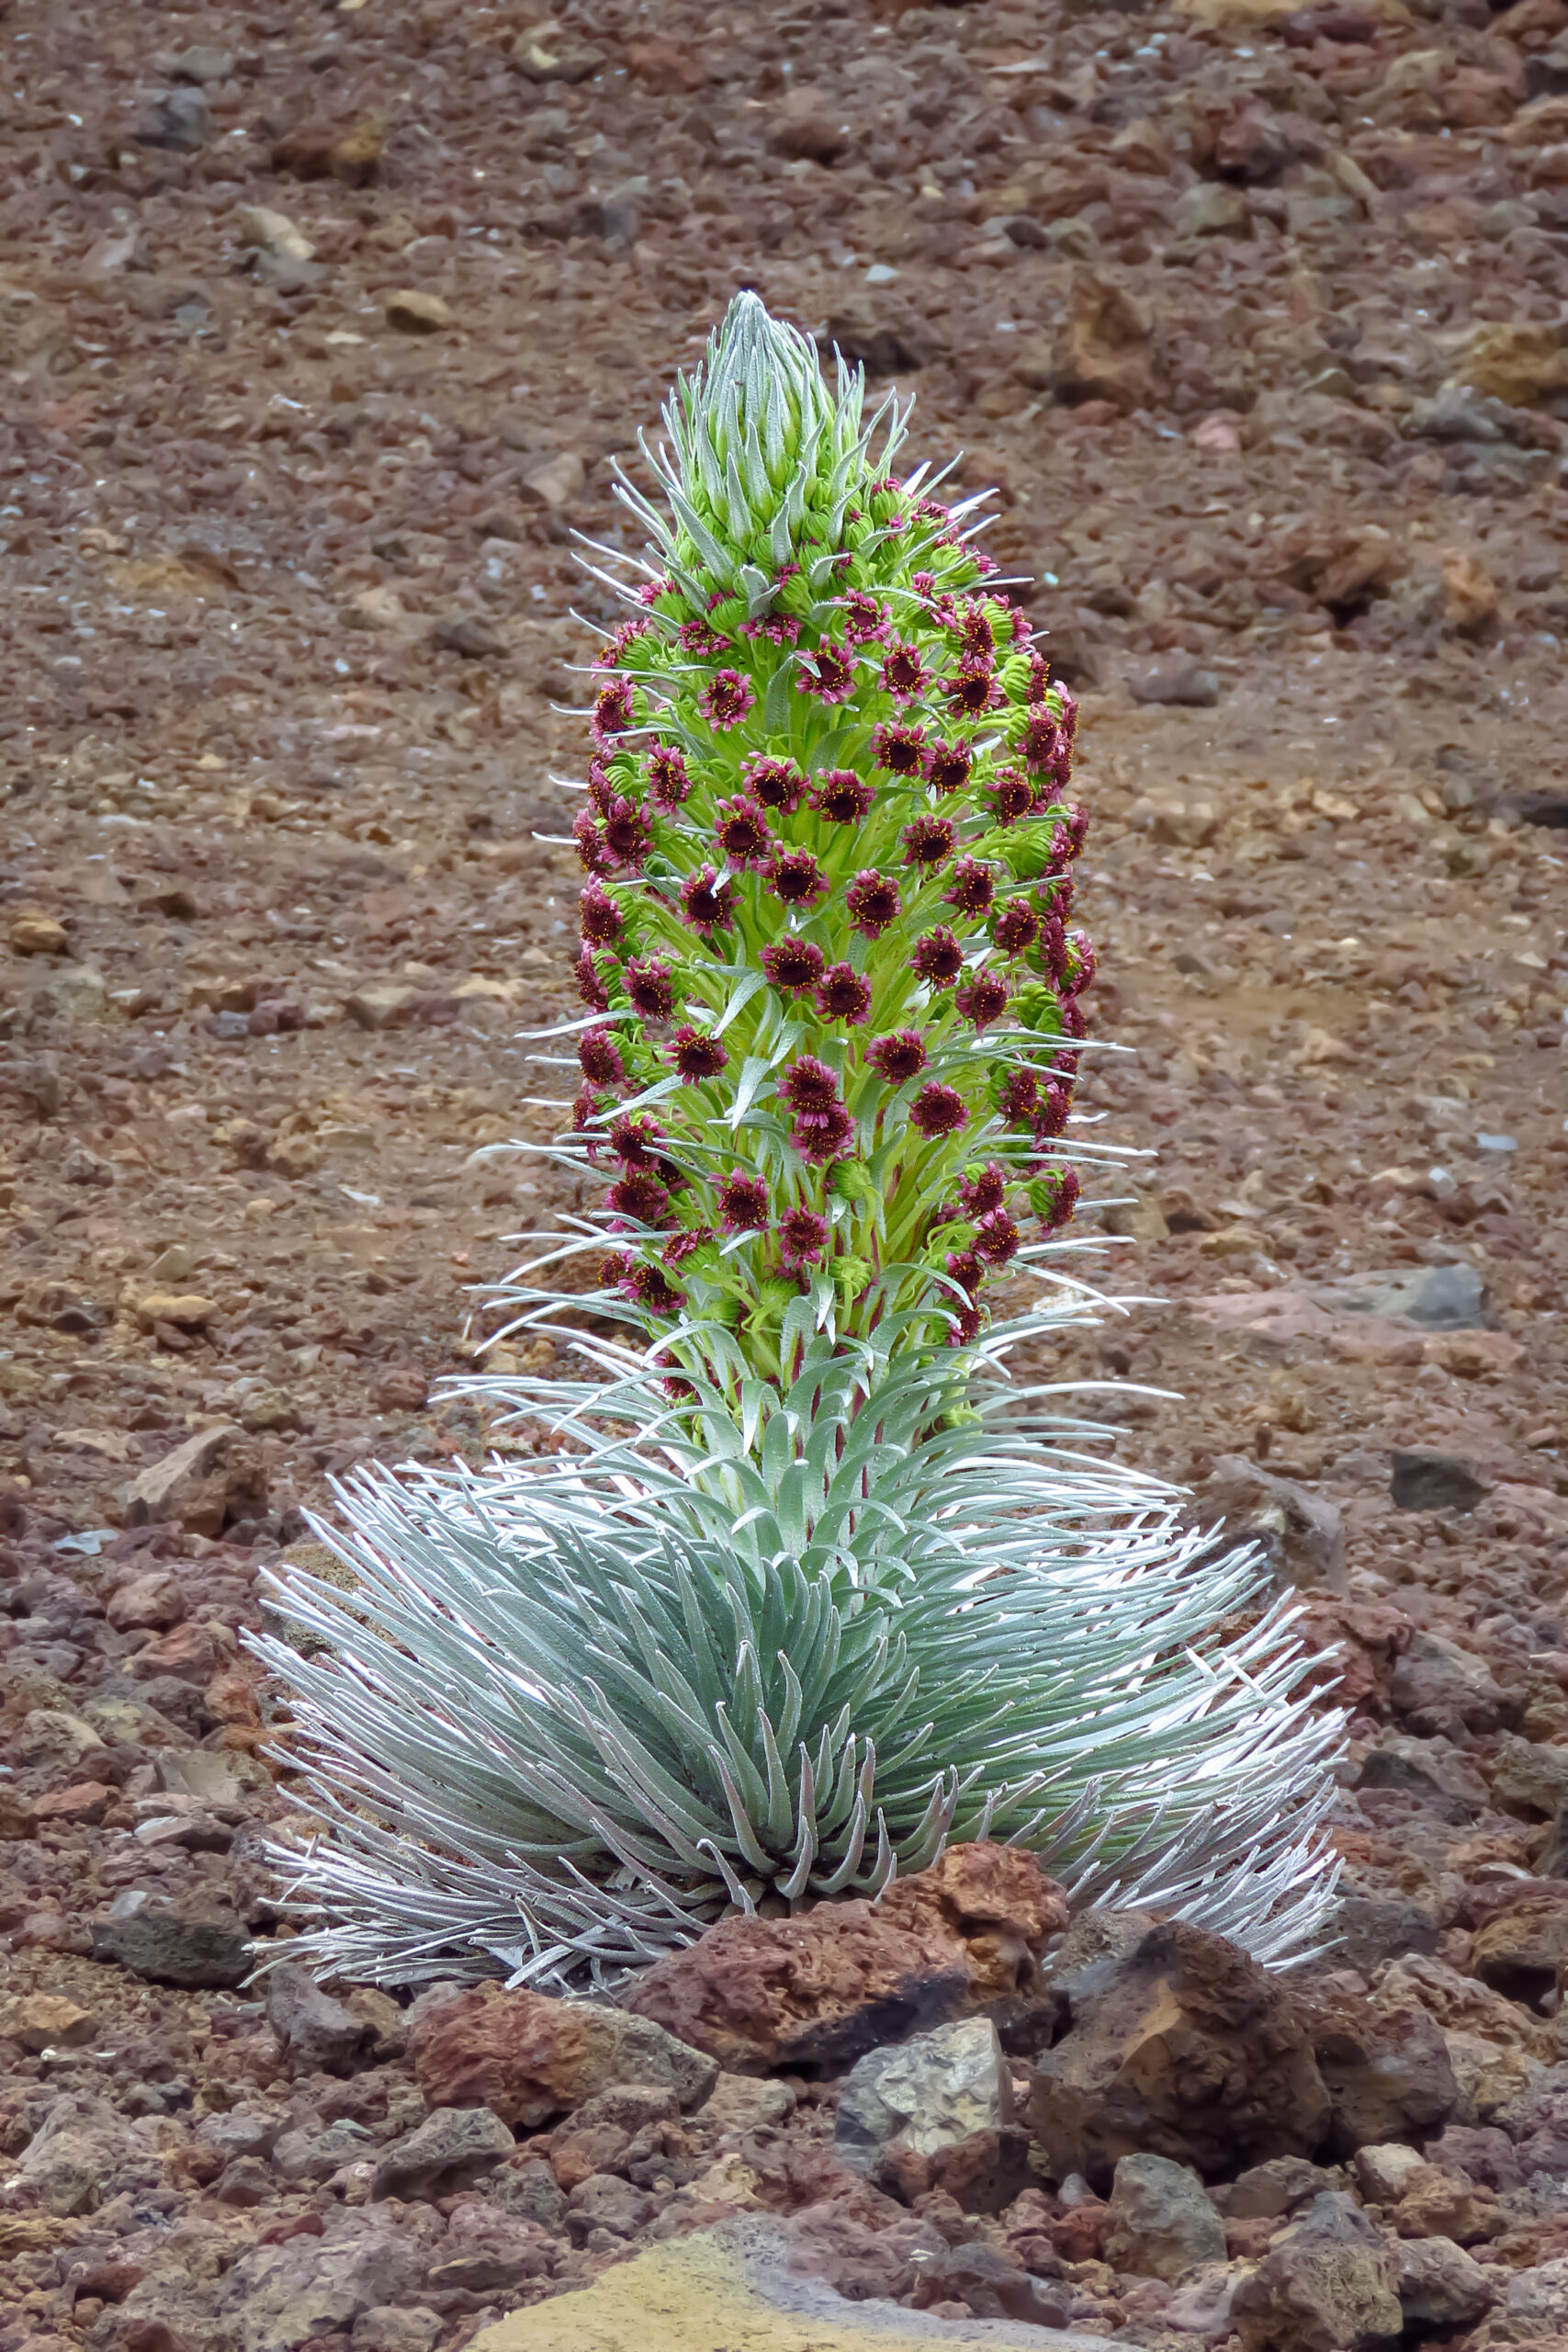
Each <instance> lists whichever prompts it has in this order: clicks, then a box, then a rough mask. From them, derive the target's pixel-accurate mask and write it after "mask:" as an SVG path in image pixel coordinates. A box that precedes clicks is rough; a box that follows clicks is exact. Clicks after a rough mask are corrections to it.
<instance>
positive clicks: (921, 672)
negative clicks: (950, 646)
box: [882, 639, 931, 702]
mask: <svg viewBox="0 0 1568 2352" xmlns="http://www.w3.org/2000/svg"><path fill="white" fill-rule="evenodd" d="M929 684H931V676H930V673H929V672H928V671H927V669H926V665H925V663H924V662H922V661H921V659H920V656H919V649H918V648H917V647H915V646H913V645H901V644H900V643H899V642H898V641H897V639H895V640H894V642H893V643H892V644H891V645H890V646H889V647H888V649H887V650H886V653H885V654H884V655H883V657H882V690H883V692H884V694H889V695H892V697H893V699H894V701H895V702H918V701H919V698H920V696H921V695H923V694H924V692H925V690H926V688H927V686H928V685H929Z"/></svg>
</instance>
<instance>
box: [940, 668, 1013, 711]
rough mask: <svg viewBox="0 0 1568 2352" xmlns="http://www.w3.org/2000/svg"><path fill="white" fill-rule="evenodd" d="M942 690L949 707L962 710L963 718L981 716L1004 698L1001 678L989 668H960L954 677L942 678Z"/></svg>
mask: <svg viewBox="0 0 1568 2352" xmlns="http://www.w3.org/2000/svg"><path fill="white" fill-rule="evenodd" d="M942 693H943V695H945V696H946V698H947V704H948V707H949V709H951V710H955V711H962V712H963V714H964V718H983V717H984V716H985V714H986V712H987V710H996V709H998V708H999V707H1000V706H1001V704H1002V702H1003V700H1004V699H1005V697H1004V696H1003V694H1002V687H1001V680H1000V679H999V678H998V677H997V676H996V674H995V673H994V672H992V671H990V670H960V672H959V673H958V675H957V677H956V678H944V679H943V680H942Z"/></svg>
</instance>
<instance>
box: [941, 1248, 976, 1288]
mask: <svg viewBox="0 0 1568 2352" xmlns="http://www.w3.org/2000/svg"><path fill="white" fill-rule="evenodd" d="M945 1270H946V1272H948V1273H950V1274H951V1275H952V1276H953V1281H954V1282H955V1283H959V1284H960V1285H961V1287H962V1288H963V1289H964V1290H966V1291H967V1292H968V1294H969V1295H970V1297H971V1298H973V1297H974V1295H975V1293H976V1291H977V1290H978V1289H979V1287H980V1284H981V1283H983V1282H984V1281H985V1279H986V1269H985V1267H984V1266H983V1265H982V1264H981V1263H980V1261H979V1259H978V1258H977V1257H976V1255H975V1252H974V1250H949V1251H948V1253H947V1259H946V1269H945Z"/></svg>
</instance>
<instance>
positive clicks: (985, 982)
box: [953, 972, 1008, 1029]
mask: <svg viewBox="0 0 1568 2352" xmlns="http://www.w3.org/2000/svg"><path fill="white" fill-rule="evenodd" d="M953 1003H954V1004H955V1005H956V1006H957V1007H958V1010H959V1012H961V1013H962V1014H963V1015H964V1019H965V1021H972V1022H973V1023H975V1026H976V1029H984V1028H987V1026H988V1025H989V1023H991V1022H993V1021H999V1020H1000V1019H1001V1017H1002V1015H1003V1013H1004V1012H1006V1011H1007V1008H1008V984H1007V982H1006V981H1005V980H1004V979H1003V978H1002V977H1001V975H1000V973H999V972H976V975H975V977H974V978H973V979H972V980H970V981H969V982H968V983H967V984H966V985H965V986H964V987H963V988H961V989H957V990H956V991H955V992H954V995H953Z"/></svg>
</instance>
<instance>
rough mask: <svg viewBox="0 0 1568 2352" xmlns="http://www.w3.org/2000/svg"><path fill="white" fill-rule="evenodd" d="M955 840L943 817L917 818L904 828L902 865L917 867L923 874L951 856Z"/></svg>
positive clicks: (951, 829)
mask: <svg viewBox="0 0 1568 2352" xmlns="http://www.w3.org/2000/svg"><path fill="white" fill-rule="evenodd" d="M957 838H958V836H957V834H956V833H955V832H954V831H953V827H952V826H951V825H950V824H949V823H948V821H947V819H946V818H945V817H917V818H916V819H915V821H914V823H913V824H912V825H906V826H905V828H904V832H903V842H904V863H905V865H918V866H919V868H920V870H921V872H922V874H923V873H925V872H926V871H927V870H929V869H930V868H931V867H933V866H938V865H942V864H943V863H944V861H945V860H946V859H948V858H950V857H951V856H952V855H953V843H954V842H955V841H956V840H957Z"/></svg>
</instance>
